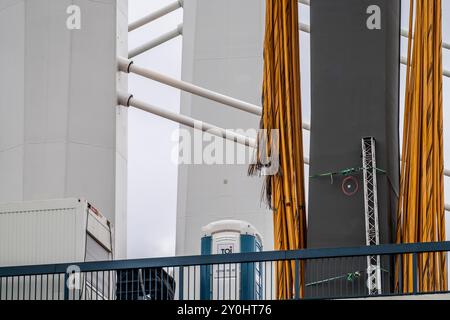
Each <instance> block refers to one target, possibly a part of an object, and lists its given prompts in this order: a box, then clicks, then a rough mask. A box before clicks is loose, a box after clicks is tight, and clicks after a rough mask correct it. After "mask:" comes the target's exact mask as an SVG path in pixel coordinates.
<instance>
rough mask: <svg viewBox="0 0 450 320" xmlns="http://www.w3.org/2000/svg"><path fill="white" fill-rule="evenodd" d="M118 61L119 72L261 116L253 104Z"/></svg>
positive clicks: (305, 124) (130, 62) (122, 60)
mask: <svg viewBox="0 0 450 320" xmlns="http://www.w3.org/2000/svg"><path fill="white" fill-rule="evenodd" d="M118 61H119V70H120V71H123V72H126V73H135V74H137V75H140V76H142V77H144V78H147V79H150V80H154V81H157V82H160V83H163V84H165V85H168V86H170V87H173V88H176V89H180V90H183V91H186V92H189V93H192V94H195V95H197V96H200V97H203V98H206V99H209V100H213V101H216V102H219V103H222V104H225V105H227V106H230V107H233V108H236V109H239V110H241V111H245V112H248V113H252V114H255V115H258V116H261V114H262V108H261V107H259V106H257V105H254V104H251V103H248V102H245V101H241V100H238V99H236V98H232V97H229V96H226V95H224V94H221V93H217V92H214V91H212V90H208V89H205V88H202V87H199V86H196V85H194V84H191V83H189V82H186V81H182V80H177V79H174V78H171V77H168V76H166V75H163V74H161V73H158V72H155V71H152V70H149V69H146V68H142V67H139V66H137V65H136V64H134V63H133V61H132V60H129V59H124V58H121V57H119V58H118ZM302 126H303V129H305V130H310V129H311V127H310V125H309V124H307V123H303V125H302Z"/></svg>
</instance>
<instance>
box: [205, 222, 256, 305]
mask: <svg viewBox="0 0 450 320" xmlns="http://www.w3.org/2000/svg"><path fill="white" fill-rule="evenodd" d="M202 232H203V237H202V239H201V254H202V255H211V254H232V253H240V252H241V253H244V252H259V251H262V248H263V246H262V239H261V235H260V234H259V233H258V231H257V230H256V229H255V227H253V226H252V225H251V224H250V223H248V222H245V221H240V220H221V221H216V222H212V223H210V224H208V225H207V226H205V227H203V228H202ZM262 293H263V274H262V263H261V262H252V263H241V264H234V263H232V264H225V265H214V266H201V268H200V298H201V299H202V300H259V299H261V298H262Z"/></svg>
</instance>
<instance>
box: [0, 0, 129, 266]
mask: <svg viewBox="0 0 450 320" xmlns="http://www.w3.org/2000/svg"><path fill="white" fill-rule="evenodd" d="M71 4H75V5H78V6H79V7H80V8H81V29H80V30H68V29H67V27H66V19H67V17H68V14H67V13H66V9H67V7H68V6H69V5H71ZM127 5H128V1H127V0H118V1H115V0H103V1H89V0H74V1H72V0H39V1H34V0H0V43H2V50H1V51H0V70H1V72H0V202H9V201H24V200H43V199H52V198H67V197H76V198H86V199H89V201H90V202H92V203H93V204H94V205H95V206H96V207H97V208H99V210H100V211H101V212H103V213H104V214H105V216H106V217H108V219H110V220H111V221H112V222H113V224H114V225H116V230H117V245H116V248H117V252H116V253H117V254H116V256H117V257H122V258H124V257H125V256H126V181H127V179H126V175H127V172H126V169H127V111H126V109H124V108H120V107H117V103H116V91H117V88H118V87H119V88H121V89H122V90H126V86H127V81H126V77H125V78H124V77H122V76H120V75H118V73H117V71H116V56H117V53H121V54H126V52H127V41H126V39H127V21H128V19H127ZM4 48H6V49H4Z"/></svg>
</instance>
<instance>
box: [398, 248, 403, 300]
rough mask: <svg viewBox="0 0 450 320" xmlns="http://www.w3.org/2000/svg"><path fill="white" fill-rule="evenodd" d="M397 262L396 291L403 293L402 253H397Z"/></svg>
mask: <svg viewBox="0 0 450 320" xmlns="http://www.w3.org/2000/svg"><path fill="white" fill-rule="evenodd" d="M399 259H400V261H399V263H398V266H399V267H398V293H400V294H402V293H403V255H401V254H400V255H399Z"/></svg>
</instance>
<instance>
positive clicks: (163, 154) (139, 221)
mask: <svg viewBox="0 0 450 320" xmlns="http://www.w3.org/2000/svg"><path fill="white" fill-rule="evenodd" d="M173 1H174V0H129V21H130V22H132V21H135V20H136V19H138V18H140V17H142V16H144V15H146V14H148V13H150V12H152V11H154V10H156V9H159V8H161V7H163V6H165V5H167V4H169V3H171V2H173ZM185 1H191V0H185ZM205 1H206V0H205ZM223 1H227V0H223ZM261 1H264V0H261ZM312 1H314V0H312ZM408 14H409V0H402V27H403V28H405V29H406V28H407V27H408ZM300 20H301V21H302V22H304V23H307V24H309V9H308V7H306V6H303V5H301V6H300ZM443 20H444V26H443V30H444V31H443V32H444V41H445V42H450V31H447V30H450V1H443ZM182 21H183V11H182V9H179V10H177V11H175V12H172V13H170V14H168V15H166V16H165V17H163V18H161V19H158V20H157V21H155V22H153V23H151V24H149V25H147V26H145V27H142V28H140V29H138V30H135V31H133V32H131V33H130V34H129V47H130V49H131V48H134V47H136V46H138V45H139V44H142V43H144V42H145V41H148V40H150V39H153V38H155V37H157V36H158V35H161V34H163V33H165V32H167V31H169V30H172V29H174V28H176V27H177V25H178V24H179V23H182ZM406 45H407V40H406V39H402V51H403V56H404V55H405V54H406V52H405V50H406ZM181 51H182V38H181V37H178V38H176V39H173V40H171V41H169V42H167V43H165V44H163V45H161V46H159V47H157V48H155V49H153V50H150V51H148V52H146V53H144V54H142V55H140V56H138V57H136V58H135V61H136V63H138V64H139V65H142V66H145V67H146V68H149V69H152V70H155V71H158V72H161V73H164V74H166V75H168V76H171V77H174V78H177V79H180V78H181V54H182V52H181ZM444 68H445V69H450V52H448V51H445V50H444ZM404 70H405V68H404V67H403V66H402V73H401V78H402V86H401V97H402V98H401V114H403V95H404V78H405V72H404ZM301 72H302V100H303V114H304V120H305V121H308V122H309V117H310V116H309V115H310V95H309V93H310V85H309V73H310V69H309V35H307V34H305V33H301ZM129 90H130V92H131V93H133V94H134V95H135V96H136V98H139V99H141V100H144V101H148V102H150V103H152V104H154V105H157V106H160V107H164V108H167V109H168V110H171V111H174V112H179V110H180V93H179V91H178V90H176V89H173V88H170V87H167V86H164V85H160V84H158V83H156V82H154V81H150V80H147V79H144V78H141V77H136V76H134V75H132V74H131V75H130V77H129ZM449 94H450V80H449V79H448V78H444V122H445V123H450V112H449V110H448V109H449V108H448V106H449V103H450V102H449V100H448V99H450V97H449ZM177 128H178V125H177V124H175V123H173V122H170V121H168V120H165V119H161V118H158V117H156V116H153V115H151V114H148V113H144V112H142V111H139V110H136V109H133V108H131V109H130V111H129V138H128V143H129V149H128V152H129V162H128V257H129V258H137V257H156V256H171V255H174V254H175V227H176V225H175V221H176V202H177V167H176V165H175V164H173V163H172V161H171V152H172V148H173V146H174V143H173V142H172V141H171V135H172V133H173V132H174V130H176V129H177ZM449 130H450V129H446V127H445V126H444V135H445V137H444V140H445V157H446V162H445V166H446V168H449V167H450V143H448V142H447V141H448V139H447V138H450V135H449V134H450V132H449ZM305 150H306V152H305V153H306V154H307V153H308V150H309V134H305ZM306 174H308V172H306ZM449 180H450V179H448V178H446V182H445V186H446V190H448V192H446V199H449V200H447V202H448V201H450V197H449V196H450V181H449ZM447 220H450V216H449V215H447ZM447 226H449V227H450V223H447ZM448 235H450V228H447V237H448Z"/></svg>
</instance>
